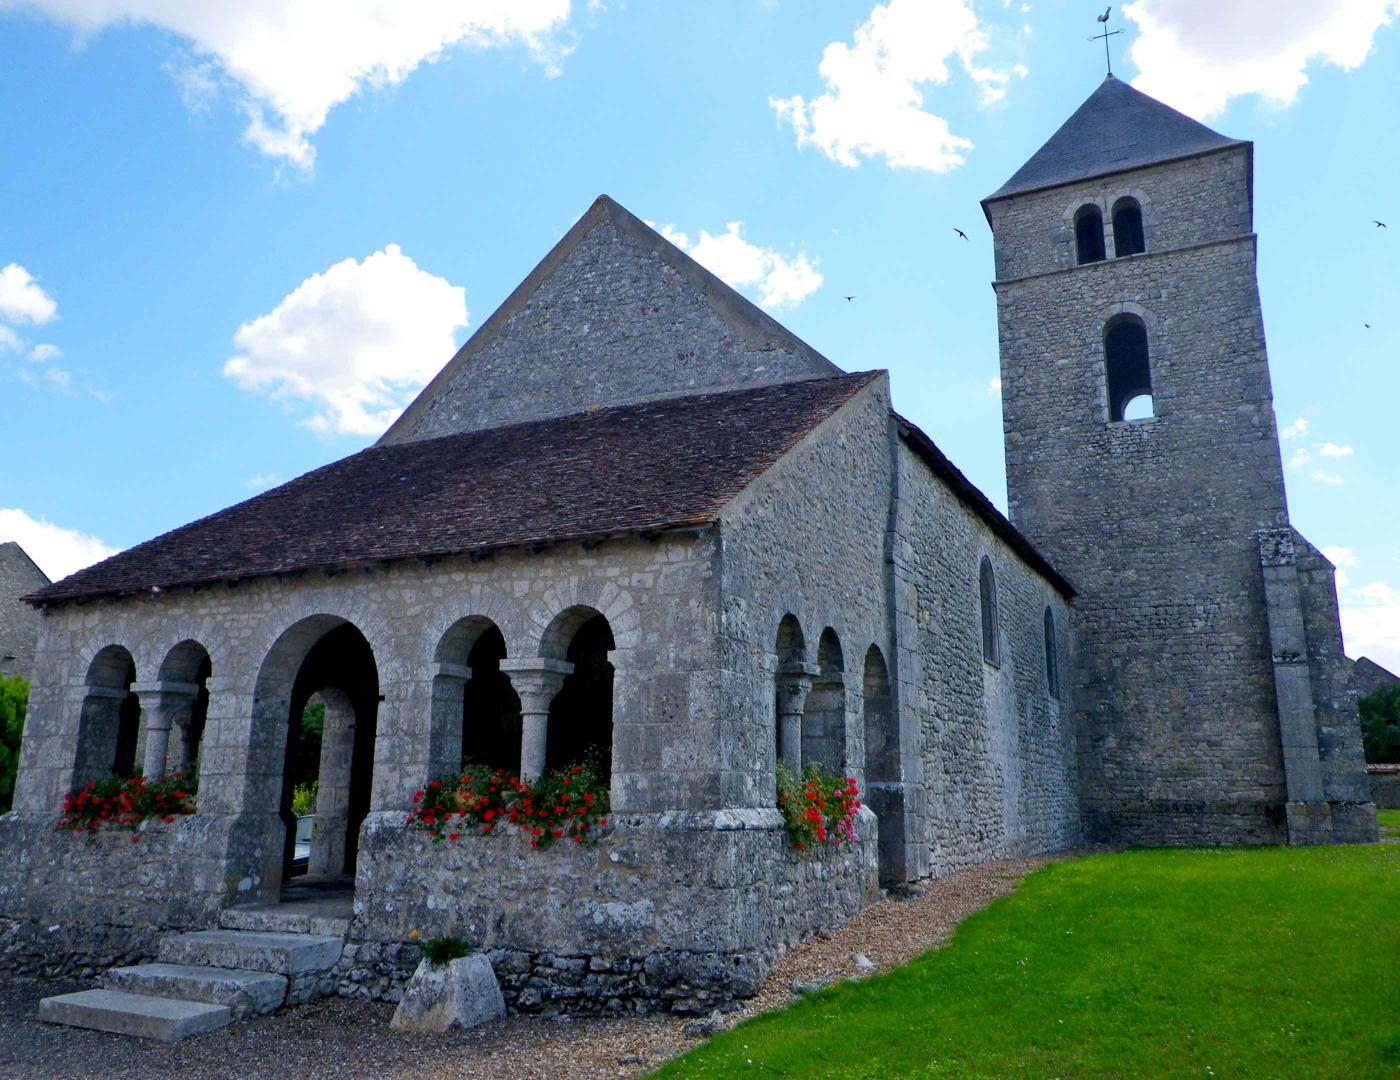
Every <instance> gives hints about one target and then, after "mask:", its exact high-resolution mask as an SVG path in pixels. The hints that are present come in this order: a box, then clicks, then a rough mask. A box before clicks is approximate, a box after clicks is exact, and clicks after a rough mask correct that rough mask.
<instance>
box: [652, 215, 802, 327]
mask: <svg viewBox="0 0 1400 1080" xmlns="http://www.w3.org/2000/svg"><path fill="white" fill-rule="evenodd" d="M647 224H649V225H651V226H652V228H657V226H656V225H655V223H653V222H648V223H647ZM658 231H659V232H660V233H661V235H662V236H664V237H665V238H666V239H667V240H669V241H671V243H673V244H675V245H676V247H678V248H680V249H681V250H682V251H684V252H686V253H687V254H688V255H689V256H690V257H691V258H692V259H694V260H695V261H696V262H698V263H699V264H700V265H701V266H703V267H705V269H707V270H709V271H710V272H711V273H712V274H714V275H716V276H717V277H719V278H720V279H722V280H723V281H725V282H726V283H728V284H729V285H732V286H733V287H734V288H736V289H755V290H757V292H758V302H759V303H760V304H761V305H762V306H764V307H766V308H774V309H781V308H790V307H795V306H797V305H798V304H800V303H802V301H803V300H805V299H807V297H809V296H811V295H812V294H813V293H814V292H816V291H817V290H818V289H820V288H821V287H822V280H823V279H822V275H821V272H820V271H819V270H817V267H816V264H815V263H814V262H812V260H810V259H809V258H808V257H807V255H806V254H805V253H804V252H798V253H797V254H795V255H783V254H780V253H779V252H778V251H777V250H775V249H774V248H765V247H759V246H758V245H757V244H751V243H749V242H748V241H747V240H745V239H744V236H743V231H744V223H743V222H742V221H731V222H730V223H729V224H728V225H726V226H725V227H724V232H722V233H720V234H719V235H718V236H715V235H711V234H710V233H708V232H706V231H705V230H704V229H701V230H700V238H699V239H698V240H696V241H695V242H694V243H692V242H691V240H690V237H688V236H687V235H686V234H685V233H683V232H681V231H679V230H678V229H677V228H676V227H675V226H674V225H662V226H661V227H660V228H659V229H658Z"/></svg>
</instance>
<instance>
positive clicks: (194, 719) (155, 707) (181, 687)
mask: <svg viewBox="0 0 1400 1080" xmlns="http://www.w3.org/2000/svg"><path fill="white" fill-rule="evenodd" d="M211 674H213V662H212V660H211V659H210V657H209V650H208V649H206V648H205V647H204V645H203V644H202V643H201V642H199V641H196V640H195V639H194V638H186V639H185V640H184V641H181V642H179V643H178V644H176V645H174V646H172V647H171V649H170V651H169V652H167V653H166V654H165V659H163V660H162V661H161V663H160V667H159V669H158V670H157V676H156V678H157V680H158V681H157V683H156V685H155V686H154V687H152V688H150V689H149V691H146V690H143V691H142V697H143V702H144V698H145V697H146V695H147V693H149V695H150V697H151V699H152V700H151V702H150V705H149V707H147V708H146V709H145V712H146V716H147V723H146V731H145V739H146V745H145V772H146V776H148V777H156V776H162V775H164V774H165V773H167V772H175V773H180V774H182V775H185V776H188V775H190V774H192V773H197V772H198V771H199V754H200V749H201V747H202V745H203V741H204V727H205V724H206V722H207V721H208V718H209V677H210V675H211Z"/></svg>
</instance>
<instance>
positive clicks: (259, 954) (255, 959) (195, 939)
mask: <svg viewBox="0 0 1400 1080" xmlns="http://www.w3.org/2000/svg"><path fill="white" fill-rule="evenodd" d="M344 947H345V941H344V939H343V938H338V937H326V936H321V935H316V934H288V933H274V932H264V931H258V930H196V931H195V932H194V933H190V934H177V935H175V936H173V937H168V938H165V939H164V940H163V941H161V943H160V950H159V953H158V959H159V960H160V962H161V963H164V964H186V965H191V966H195V967H216V968H232V969H239V970H244V971H265V972H270V973H271V974H274V975H286V976H289V977H294V976H297V975H307V974H313V973H315V972H321V971H328V970H330V969H331V968H332V967H334V966H335V963H336V961H337V960H339V959H340V954H341V951H342V950H343V949H344Z"/></svg>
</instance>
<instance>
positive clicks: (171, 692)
mask: <svg viewBox="0 0 1400 1080" xmlns="http://www.w3.org/2000/svg"><path fill="white" fill-rule="evenodd" d="M131 692H132V693H133V694H135V695H136V697H137V700H139V701H140V702H141V728H142V732H143V736H144V738H143V741H144V744H145V756H144V757H143V759H142V773H143V774H144V775H145V777H146V779H147V780H159V779H160V778H161V777H162V776H164V775H165V770H166V760H167V758H168V757H169V755H170V729H171V728H172V727H173V726H175V724H176V722H177V720H178V719H179V718H181V717H183V719H184V721H185V723H188V722H189V714H190V709H191V708H193V706H194V699H195V698H196V697H197V696H198V694H199V687H198V685H196V684H195V683H181V682H170V681H168V680H167V681H162V682H152V683H135V684H133V685H132V687H131Z"/></svg>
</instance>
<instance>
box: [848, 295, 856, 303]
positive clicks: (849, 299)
mask: <svg viewBox="0 0 1400 1080" xmlns="http://www.w3.org/2000/svg"><path fill="white" fill-rule="evenodd" d="M854 299H855V297H854V296H848V297H846V302H847V303H850V302H851V301H852V300H854Z"/></svg>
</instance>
